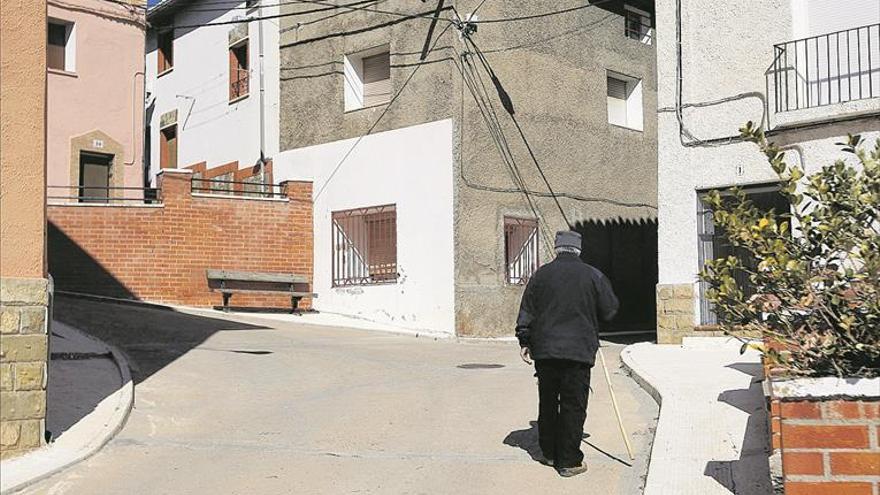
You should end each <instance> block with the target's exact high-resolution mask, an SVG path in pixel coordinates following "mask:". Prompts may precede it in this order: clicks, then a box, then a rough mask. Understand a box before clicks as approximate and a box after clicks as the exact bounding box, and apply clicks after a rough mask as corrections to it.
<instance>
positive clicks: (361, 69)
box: [343, 45, 392, 111]
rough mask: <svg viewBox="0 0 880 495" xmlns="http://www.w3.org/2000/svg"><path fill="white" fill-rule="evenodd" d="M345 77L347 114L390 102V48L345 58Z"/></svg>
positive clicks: (384, 47) (380, 48)
mask: <svg viewBox="0 0 880 495" xmlns="http://www.w3.org/2000/svg"><path fill="white" fill-rule="evenodd" d="M343 76H344V77H343V80H344V88H345V95H344V98H345V110H346V111H349V110H357V109H359V108H365V107H372V106H376V105H382V104H385V103H388V102H389V101H391V96H392V95H391V93H392V88H391V52H390V50H389V47H388V45H385V46H381V47H378V48H373V49H370V50H365V51H362V52H358V53H355V54H351V55H346V56H345V58H344V60H343Z"/></svg>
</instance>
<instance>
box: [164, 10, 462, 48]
mask: <svg viewBox="0 0 880 495" xmlns="http://www.w3.org/2000/svg"><path fill="white" fill-rule="evenodd" d="M293 3H305V4H314V5H324V6H325V7H326V8H324V9H320V10H319V9H312V10H310V11H300V12H287V13H282V14H272V15H264V16H255V17H247V18H244V19H234V20H230V21H220V22H208V23H201V24H185V25H165V26H162V25H157V26H154V27H155V28H157V29H194V28H202V27H210V26H228V25H231V24H243V23H248V22H252V21H265V20H270V19H281V18H284V17H292V16H297V15H305V14H307V13H315V12H323V11H326V10H333V9H347V10H350V11H359V10H360V11H366V12H374V13H377V14H385V15H390V16H395V17H400V18H402V20H408V19H417V18H418V19H430V20H433V19H434V17H433V16H431V15H429V14H433V13H434V11H433V10H431V11H428V12H419V13H415V14H406V13H403V12H396V11H390V10H380V9H375V8H372V7H360V6H358V5H360V4H362V3H365V2H353V3H350V4H344V5H334V4H331V3H327V2H323V1H321V0H294V1H293ZM443 10H446V9H443ZM441 19H443V20H445V21H446V22H449V25H452V21H451V20H449V19H445V18H442V17H441ZM380 27H381V25H380ZM355 32H360V31H355ZM286 46H291V45H281V48H284V47H286Z"/></svg>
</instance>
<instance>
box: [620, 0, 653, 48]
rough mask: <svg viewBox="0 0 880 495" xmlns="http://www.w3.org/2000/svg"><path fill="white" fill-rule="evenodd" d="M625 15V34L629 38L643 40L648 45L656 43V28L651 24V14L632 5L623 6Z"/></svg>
mask: <svg viewBox="0 0 880 495" xmlns="http://www.w3.org/2000/svg"><path fill="white" fill-rule="evenodd" d="M623 14H624V17H625V19H624V20H625V24H624V26H625V27H624V34H626V37H627V38H630V39H634V40H638V41H641V42H642V43H644V44H646V45H650V44H653V43H654V28H653V27H652V26H651V14H649V13H648V12H645V11H644V10H641V9H637V8H635V7H633V6H632V5H625V4H624V6H623Z"/></svg>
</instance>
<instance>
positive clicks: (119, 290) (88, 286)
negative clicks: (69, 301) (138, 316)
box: [46, 221, 137, 299]
mask: <svg viewBox="0 0 880 495" xmlns="http://www.w3.org/2000/svg"><path fill="white" fill-rule="evenodd" d="M46 236H47V249H46V251H47V255H48V261H49V273H50V274H51V275H52V279H53V281H54V283H55V290H56V291H68V292H82V293H86V294H96V295H102V296H107V297H117V298H120V299H137V296H135V294H134V293H133V292H132V291H131V290H129V289H128V288H127V287H126V286H125V285H124V284H123V283H122V282H120V281H119V280H117V279H116V278H115V277H114V276H113V275H112V274H111V273H110V272H109V271H108V270H107V269H106V268H104V266H103V265H101V263H99V262H98V261H97V260H96V259H95V258H93V257H92V256H91V255H90V254H89V253H87V252H85V251H84V250H83V249H82V248H81V247H80V245H79V244H77V243H76V241H74V240H73V239H71V238H70V237H68V236H67V234H65V233H64V232H63V231H62V230H61V229H59V228H58V227H57V226H56V225H55V224H54V223H52V222H51V221H50V222H48V223H47V232H46Z"/></svg>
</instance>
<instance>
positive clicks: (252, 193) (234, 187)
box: [192, 175, 287, 198]
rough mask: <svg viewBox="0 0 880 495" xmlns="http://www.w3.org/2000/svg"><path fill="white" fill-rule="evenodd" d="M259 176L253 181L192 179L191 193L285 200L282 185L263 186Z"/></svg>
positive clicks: (285, 195)
mask: <svg viewBox="0 0 880 495" xmlns="http://www.w3.org/2000/svg"><path fill="white" fill-rule="evenodd" d="M259 177H260V176H259V175H255V176H254V178H255V179H254V180H243V181H235V180H225V179H202V178H200V177H193V178H192V192H194V193H202V194H222V195H229V196H244V197H252V198H286V197H287V191H286V190H285V189H284V186H283V185H282V184H265V183H263V182H260V181H259V180H258V179H259Z"/></svg>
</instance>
